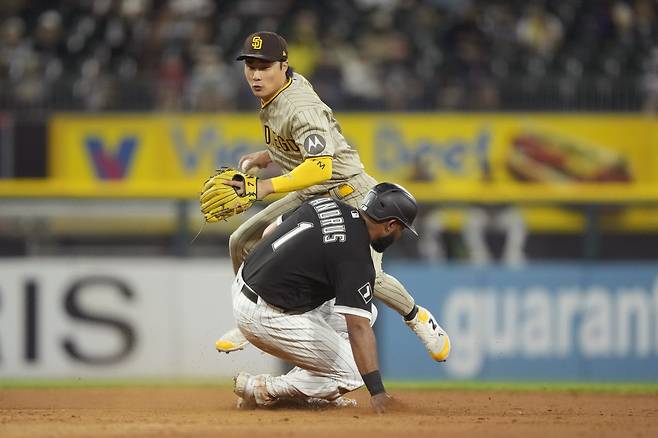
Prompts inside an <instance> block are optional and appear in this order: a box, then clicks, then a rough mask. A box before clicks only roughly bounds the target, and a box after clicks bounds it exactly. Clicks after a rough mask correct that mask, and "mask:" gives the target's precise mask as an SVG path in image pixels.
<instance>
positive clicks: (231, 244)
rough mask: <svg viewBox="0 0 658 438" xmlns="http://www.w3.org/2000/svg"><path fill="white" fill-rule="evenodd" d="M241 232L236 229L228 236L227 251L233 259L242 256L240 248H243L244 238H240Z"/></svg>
mask: <svg viewBox="0 0 658 438" xmlns="http://www.w3.org/2000/svg"><path fill="white" fill-rule="evenodd" d="M241 237H242V233H240V232H239V231H238V230H236V231H234V232H233V233H231V235H230V236H229V238H228V252H229V255H230V256H231V258H232V259H233V260H235V259H236V258H241V257H242V250H243V249H244V240H243V239H242V238H241Z"/></svg>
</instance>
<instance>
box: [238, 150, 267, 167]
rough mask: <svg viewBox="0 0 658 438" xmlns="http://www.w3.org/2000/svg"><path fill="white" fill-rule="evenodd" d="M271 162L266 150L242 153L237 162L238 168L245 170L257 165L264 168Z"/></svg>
mask: <svg viewBox="0 0 658 438" xmlns="http://www.w3.org/2000/svg"><path fill="white" fill-rule="evenodd" d="M271 162H272V157H271V156H270V153H269V152H268V151H257V152H252V153H250V154H247V155H243V156H242V157H241V158H240V161H239V162H238V166H239V167H240V170H242V171H243V172H247V171H248V170H249V169H251V168H254V167H257V168H258V169H265V168H266V167H267V166H268V165H269V164H270V163H271Z"/></svg>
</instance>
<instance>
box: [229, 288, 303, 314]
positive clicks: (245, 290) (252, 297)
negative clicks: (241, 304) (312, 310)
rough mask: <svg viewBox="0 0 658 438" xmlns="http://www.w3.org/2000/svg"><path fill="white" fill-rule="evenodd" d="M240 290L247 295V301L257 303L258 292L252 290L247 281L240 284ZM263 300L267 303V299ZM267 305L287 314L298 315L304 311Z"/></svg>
mask: <svg viewBox="0 0 658 438" xmlns="http://www.w3.org/2000/svg"><path fill="white" fill-rule="evenodd" d="M241 292H242V295H244V296H245V297H247V299H248V300H249V301H251V302H252V303H254V304H258V294H257V293H256V292H254V291H253V290H251V288H250V287H249V286H247V283H245V284H244V286H242V290H241ZM265 302H266V303H267V301H265ZM267 305H268V306H270V307H272V308H274V309H276V310H278V311H279V312H282V313H287V314H289V315H300V314H302V313H304V312H303V311H297V310H286V309H282V308H281V307H278V306H275V305H273V304H270V303H267Z"/></svg>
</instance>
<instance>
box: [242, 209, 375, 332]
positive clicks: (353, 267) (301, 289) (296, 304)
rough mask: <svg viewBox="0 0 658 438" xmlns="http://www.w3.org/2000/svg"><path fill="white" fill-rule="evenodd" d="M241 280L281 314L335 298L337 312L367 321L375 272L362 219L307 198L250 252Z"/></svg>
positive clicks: (314, 305)
mask: <svg viewBox="0 0 658 438" xmlns="http://www.w3.org/2000/svg"><path fill="white" fill-rule="evenodd" d="M242 277H243V278H244V281H245V283H246V284H247V285H249V287H251V288H252V290H253V291H254V292H256V293H257V294H258V295H259V296H260V297H261V298H262V299H264V300H265V301H266V302H268V303H269V304H272V305H274V306H276V307H280V308H282V309H285V310H289V311H301V312H304V311H308V310H311V309H314V308H316V307H318V306H319V305H321V304H322V303H324V302H325V301H328V300H330V299H332V298H334V297H335V298H336V304H335V309H336V311H337V312H339V313H350V314H354V315H359V316H363V317H365V318H369V319H370V317H371V308H370V305H371V301H372V297H373V287H374V281H375V268H374V265H373V262H372V256H371V255H370V238H369V236H368V229H367V228H366V224H365V221H364V219H363V218H361V215H360V214H359V212H358V210H357V209H355V208H354V207H352V206H350V205H348V204H345V203H343V202H340V201H336V200H334V199H331V198H324V197H323V198H313V199H310V200H308V201H306V202H304V203H303V204H302V205H301V206H300V207H298V208H297V209H296V210H294V211H292V212H289V213H287V214H285V215H284V216H283V221H282V222H281V223H280V224H279V226H277V227H276V229H275V230H274V231H273V232H272V233H270V234H269V235H267V236H265V237H264V238H263V239H262V240H261V241H260V242H258V244H257V245H256V246H255V247H254V248H253V249H252V250H251V252H250V253H249V255H248V256H247V258H246V260H245V262H244V267H243V270H242Z"/></svg>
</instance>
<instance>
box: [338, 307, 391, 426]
mask: <svg viewBox="0 0 658 438" xmlns="http://www.w3.org/2000/svg"><path fill="white" fill-rule="evenodd" d="M345 321H346V322H347V333H348V334H349V337H350V345H351V346H352V354H353V355H354V361H355V362H356V366H357V368H358V369H359V373H361V376H362V377H363V382H364V383H365V384H366V387H367V388H368V391H369V392H370V396H371V398H370V403H371V404H372V407H373V409H374V410H375V412H377V413H378V414H381V413H383V412H384V411H385V410H386V405H387V404H388V403H389V400H390V399H391V398H390V396H389V395H388V394H387V393H386V390H385V389H384V383H383V382H382V378H381V375H380V374H379V363H378V361H377V341H376V339H375V334H374V332H373V331H372V327H370V320H369V319H368V318H366V317H363V316H358V315H351V314H345Z"/></svg>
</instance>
